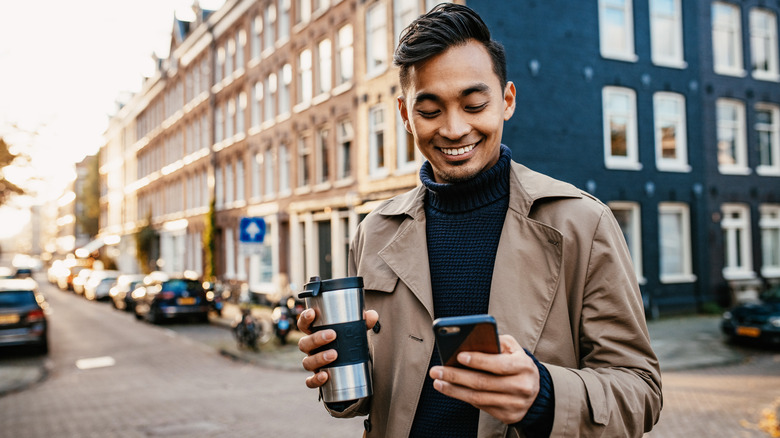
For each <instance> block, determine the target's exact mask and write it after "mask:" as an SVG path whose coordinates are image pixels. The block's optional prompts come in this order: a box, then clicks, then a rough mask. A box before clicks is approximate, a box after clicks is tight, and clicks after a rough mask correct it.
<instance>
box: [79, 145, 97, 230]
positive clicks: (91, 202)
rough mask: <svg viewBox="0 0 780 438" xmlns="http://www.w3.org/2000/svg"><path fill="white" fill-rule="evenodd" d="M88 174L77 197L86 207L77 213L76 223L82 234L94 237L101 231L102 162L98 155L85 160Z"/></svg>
mask: <svg viewBox="0 0 780 438" xmlns="http://www.w3.org/2000/svg"><path fill="white" fill-rule="evenodd" d="M85 160H86V161H85V164H86V165H87V174H86V176H85V178H84V185H82V186H81V190H80V192H79V193H76V196H78V198H79V202H80V203H81V205H82V206H83V207H84V208H83V209H82V210H81V211H79V212H77V213H76V223H77V224H78V227H79V230H81V232H82V233H84V234H86V235H88V236H90V237H94V236H96V235H97V233H98V231H100V224H99V218H100V169H99V167H100V160H99V158H98V156H97V155H93V156H90V157H87V158H86V159H85Z"/></svg>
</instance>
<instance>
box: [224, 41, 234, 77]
mask: <svg viewBox="0 0 780 438" xmlns="http://www.w3.org/2000/svg"><path fill="white" fill-rule="evenodd" d="M235 57H236V42H235V40H233V38H230V39H228V40H227V42H226V43H225V77H230V75H232V74H233V71H235V67H234V66H233V60H235Z"/></svg>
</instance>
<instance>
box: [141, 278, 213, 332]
mask: <svg viewBox="0 0 780 438" xmlns="http://www.w3.org/2000/svg"><path fill="white" fill-rule="evenodd" d="M132 297H133V301H134V306H133V307H134V309H133V310H134V312H135V317H136V318H137V319H146V320H147V321H149V322H151V323H153V324H157V323H160V322H162V321H163V320H166V319H171V318H176V317H183V316H190V317H197V318H198V319H199V320H200V321H204V322H205V321H208V315H209V303H208V300H207V299H206V291H205V290H204V289H203V285H202V284H201V282H200V281H198V280H197V279H191V278H185V277H171V278H168V277H167V276H165V275H159V274H150V275H148V276H147V277H146V278H145V279H144V284H143V285H142V286H140V287H138V288H136V289H135V290H134V291H133V292H132Z"/></svg>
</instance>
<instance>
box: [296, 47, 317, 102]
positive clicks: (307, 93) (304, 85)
mask: <svg viewBox="0 0 780 438" xmlns="http://www.w3.org/2000/svg"><path fill="white" fill-rule="evenodd" d="M312 58H313V56H312V52H311V49H304V50H301V52H300V53H299V54H298V93H297V94H298V96H297V97H298V99H297V102H296V103H298V104H301V103H303V104H308V103H311V99H312V97H314V71H313V69H314V60H313V59H312Z"/></svg>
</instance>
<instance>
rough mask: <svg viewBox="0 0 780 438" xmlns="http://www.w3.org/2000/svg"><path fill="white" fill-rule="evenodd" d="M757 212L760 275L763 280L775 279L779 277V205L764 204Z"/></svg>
mask: <svg viewBox="0 0 780 438" xmlns="http://www.w3.org/2000/svg"><path fill="white" fill-rule="evenodd" d="M759 210H760V211H761V220H760V221H759V222H758V226H759V227H760V228H761V275H762V276H763V277H764V278H777V277H780V205H770V204H765V205H761V206H760V207H759Z"/></svg>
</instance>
